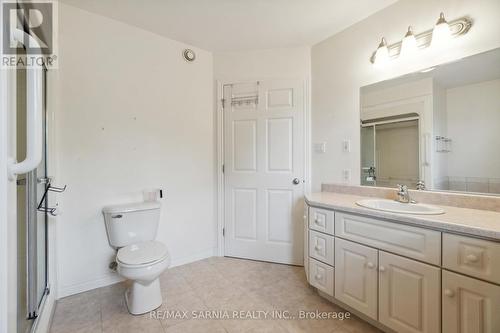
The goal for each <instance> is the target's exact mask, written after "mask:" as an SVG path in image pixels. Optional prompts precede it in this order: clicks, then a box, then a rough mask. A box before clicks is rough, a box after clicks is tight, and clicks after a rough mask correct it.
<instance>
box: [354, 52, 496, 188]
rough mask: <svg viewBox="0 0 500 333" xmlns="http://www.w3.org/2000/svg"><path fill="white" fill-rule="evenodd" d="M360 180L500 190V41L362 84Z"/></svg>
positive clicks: (390, 184)
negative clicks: (480, 50) (491, 46)
mask: <svg viewBox="0 0 500 333" xmlns="http://www.w3.org/2000/svg"><path fill="white" fill-rule="evenodd" d="M360 114H361V180H360V181H361V184H362V185H366V186H380V187H394V186H396V184H406V185H408V187H409V188H414V189H415V188H420V189H422V188H423V187H424V186H425V189H428V190H439V191H460V192H475V193H485V194H490V195H500V49H496V50H492V51H488V52H485V53H481V54H477V55H474V56H471V57H468V58H463V59H461V60H458V61H455V62H452V63H448V64H444V65H440V66H436V67H434V68H429V69H426V70H423V71H421V72H418V73H412V74H409V75H405V76H402V77H398V78H395V79H392V80H389V81H384V82H379V83H375V84H372V85H370V86H365V87H362V88H361V112H360Z"/></svg>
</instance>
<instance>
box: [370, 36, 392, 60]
mask: <svg viewBox="0 0 500 333" xmlns="http://www.w3.org/2000/svg"><path fill="white" fill-rule="evenodd" d="M388 62H389V49H388V48H387V42H386V41H385V38H382V41H381V42H380V45H379V46H378V49H377V51H376V52H375V61H374V63H373V64H374V65H376V66H383V65H385V64H387V63H388Z"/></svg>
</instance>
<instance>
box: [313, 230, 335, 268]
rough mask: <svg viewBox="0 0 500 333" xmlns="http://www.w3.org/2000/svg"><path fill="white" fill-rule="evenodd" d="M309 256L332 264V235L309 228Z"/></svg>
mask: <svg viewBox="0 0 500 333" xmlns="http://www.w3.org/2000/svg"><path fill="white" fill-rule="evenodd" d="M309 256H310V257H312V258H314V259H317V260H319V261H322V262H324V263H325V264H328V265H332V266H333V258H334V242H333V236H330V235H325V234H322V233H320V232H317V231H313V230H309Z"/></svg>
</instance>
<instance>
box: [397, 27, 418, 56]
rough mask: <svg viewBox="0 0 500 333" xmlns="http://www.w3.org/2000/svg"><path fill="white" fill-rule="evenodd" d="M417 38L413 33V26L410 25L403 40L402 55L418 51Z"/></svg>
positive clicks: (411, 54) (410, 54)
mask: <svg viewBox="0 0 500 333" xmlns="http://www.w3.org/2000/svg"><path fill="white" fill-rule="evenodd" d="M417 50H418V47H417V39H416V38H415V35H414V34H413V31H412V28H411V26H409V27H408V31H407V32H406V35H405V37H404V38H403V40H402V41H401V56H404V57H408V56H413V55H415V53H416V52H417Z"/></svg>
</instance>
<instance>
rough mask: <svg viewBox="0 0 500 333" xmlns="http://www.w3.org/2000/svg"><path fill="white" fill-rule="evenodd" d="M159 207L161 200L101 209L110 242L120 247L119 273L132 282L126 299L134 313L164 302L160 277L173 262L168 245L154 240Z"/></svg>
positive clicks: (149, 309) (156, 306)
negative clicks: (171, 261)
mask: <svg viewBox="0 0 500 333" xmlns="http://www.w3.org/2000/svg"><path fill="white" fill-rule="evenodd" d="M160 207H161V205H160V203H159V202H140V203H134V204H127V205H116V206H107V207H104V208H103V210H102V211H103V214H104V221H105V223H106V231H107V233H108V240H109V244H110V245H111V246H112V247H113V248H115V249H118V253H117V255H116V263H117V271H118V274H120V275H121V276H123V277H124V278H126V279H129V280H132V281H133V284H132V286H131V287H130V288H129V289H127V291H126V292H125V300H126V303H127V307H128V310H129V312H130V313H131V314H134V315H138V314H143V313H146V312H149V311H151V310H154V309H156V308H158V307H159V306H160V305H161V304H162V297H161V289H160V281H159V276H160V274H161V273H162V272H163V271H165V269H167V268H168V266H169V265H170V256H169V254H168V250H167V247H166V246H165V244H163V243H161V242H158V241H155V240H154V239H155V237H156V231H157V229H158V222H159V220H160Z"/></svg>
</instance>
